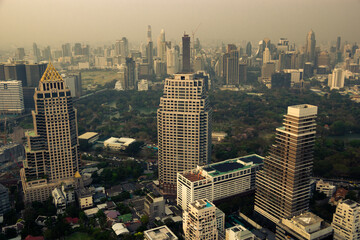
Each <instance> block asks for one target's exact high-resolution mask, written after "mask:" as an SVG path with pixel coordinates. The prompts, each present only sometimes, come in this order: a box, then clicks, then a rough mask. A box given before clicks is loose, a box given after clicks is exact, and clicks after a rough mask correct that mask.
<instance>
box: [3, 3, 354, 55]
mask: <svg viewBox="0 0 360 240" xmlns="http://www.w3.org/2000/svg"><path fill="white" fill-rule="evenodd" d="M358 9H360V1H359V0H343V1H337V0H317V1H312V0H303V1H295V0H273V1H266V0H254V1H244V0H241V1H235V0H223V1H221V2H219V1H214V0H197V1H191V0H181V1H166V0H152V1H146V0H133V1H126V0H105V1H95V0H87V1H85V0H76V1H71V0H62V1H60V0H31V1H28V0H0V29H1V32H2V38H1V41H0V48H1V49H9V48H10V49H12V48H17V47H29V46H32V44H33V42H36V43H37V44H38V45H39V46H47V45H51V46H55V45H61V44H63V43H66V42H70V43H74V42H81V43H87V44H90V45H101V44H105V43H112V42H115V40H117V39H121V38H122V37H126V38H128V40H129V42H130V43H134V44H135V43H136V44H138V43H140V42H146V33H147V26H148V25H151V27H152V40H153V41H154V42H155V43H156V40H157V37H158V35H159V34H160V30H161V29H164V30H165V33H166V40H167V41H174V42H177V43H179V42H180V41H181V36H182V35H183V34H184V32H186V33H188V34H189V35H190V36H191V37H192V31H194V30H195V29H197V31H196V33H195V38H199V39H200V41H201V42H211V43H220V42H224V43H242V42H245V41H250V42H258V41H260V40H262V39H264V38H265V37H267V38H270V39H271V40H272V42H277V41H278V39H279V38H281V37H285V38H288V40H289V41H290V42H291V43H296V44H303V43H304V42H305V38H306V34H307V33H308V31H310V29H312V30H313V31H314V32H315V35H316V40H317V42H318V43H322V42H323V43H324V42H325V43H327V42H335V41H336V38H337V36H341V38H342V41H343V42H344V41H348V42H358V41H359V40H360V32H359V31H357V29H356V28H355V26H356V23H358V22H360V15H359V14H358V13H357V12H358ZM353 26H354V27H353Z"/></svg>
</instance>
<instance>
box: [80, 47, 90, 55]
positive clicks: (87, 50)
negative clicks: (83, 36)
mask: <svg viewBox="0 0 360 240" xmlns="http://www.w3.org/2000/svg"><path fill="white" fill-rule="evenodd" d="M81 54H82V55H84V56H89V55H90V46H89V45H87V44H85V45H82V46H81Z"/></svg>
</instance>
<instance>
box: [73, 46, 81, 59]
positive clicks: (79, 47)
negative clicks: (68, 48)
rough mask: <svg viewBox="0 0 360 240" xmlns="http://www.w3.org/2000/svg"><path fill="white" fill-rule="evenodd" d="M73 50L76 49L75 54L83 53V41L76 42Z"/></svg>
mask: <svg viewBox="0 0 360 240" xmlns="http://www.w3.org/2000/svg"><path fill="white" fill-rule="evenodd" d="M73 50H74V56H79V55H82V49H81V43H75V45H74V49H73Z"/></svg>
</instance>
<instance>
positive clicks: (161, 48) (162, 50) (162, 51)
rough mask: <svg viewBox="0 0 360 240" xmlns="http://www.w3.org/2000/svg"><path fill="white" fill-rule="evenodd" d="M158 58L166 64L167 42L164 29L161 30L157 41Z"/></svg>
mask: <svg viewBox="0 0 360 240" xmlns="http://www.w3.org/2000/svg"><path fill="white" fill-rule="evenodd" d="M157 56H158V58H160V59H161V61H163V62H166V41H165V31H164V29H161V32H160V35H159V37H158V40H157Z"/></svg>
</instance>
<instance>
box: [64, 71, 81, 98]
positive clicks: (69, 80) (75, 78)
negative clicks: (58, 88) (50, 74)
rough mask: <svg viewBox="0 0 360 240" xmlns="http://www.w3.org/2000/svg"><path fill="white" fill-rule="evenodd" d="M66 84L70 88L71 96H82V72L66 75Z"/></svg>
mask: <svg viewBox="0 0 360 240" xmlns="http://www.w3.org/2000/svg"><path fill="white" fill-rule="evenodd" d="M64 81H65V84H66V86H67V87H68V88H69V89H70V92H71V97H77V98H78V97H81V95H82V86H81V73H79V74H71V75H66V76H65V77H64Z"/></svg>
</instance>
